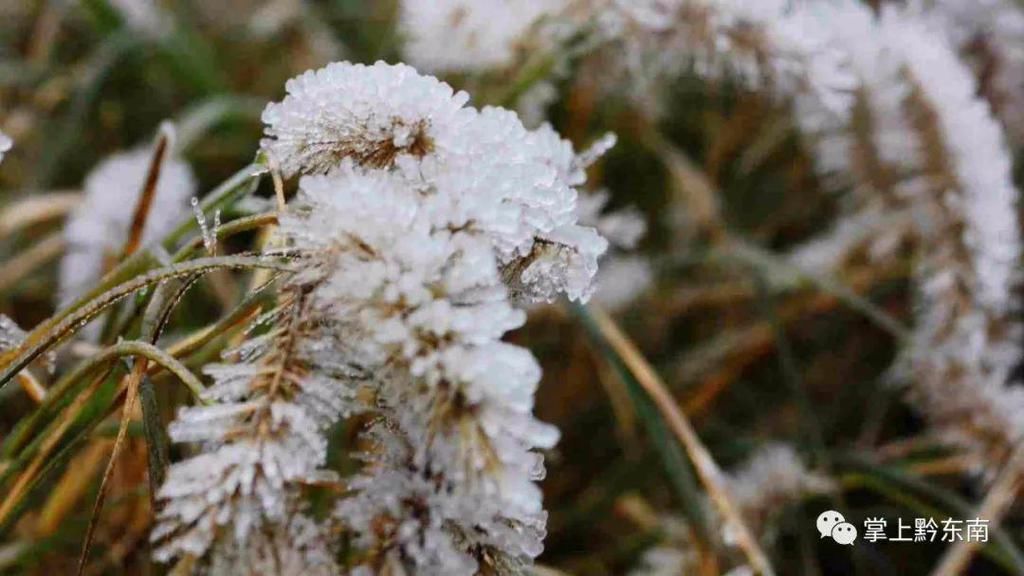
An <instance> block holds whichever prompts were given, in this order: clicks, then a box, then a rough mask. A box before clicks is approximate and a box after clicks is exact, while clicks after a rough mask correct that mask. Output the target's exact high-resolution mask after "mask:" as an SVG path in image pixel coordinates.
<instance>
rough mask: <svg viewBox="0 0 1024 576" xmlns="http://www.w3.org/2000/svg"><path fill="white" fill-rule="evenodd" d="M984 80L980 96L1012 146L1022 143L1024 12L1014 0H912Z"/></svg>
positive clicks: (914, 8)
mask: <svg viewBox="0 0 1024 576" xmlns="http://www.w3.org/2000/svg"><path fill="white" fill-rule="evenodd" d="M911 6H912V10H913V11H915V12H918V13H920V14H921V15H922V17H924V18H926V19H929V20H931V21H933V22H935V23H936V24H937V26H938V27H939V28H941V29H942V30H944V31H945V32H946V34H947V35H948V36H949V39H950V41H951V42H952V43H953V46H955V47H956V49H957V50H958V51H959V52H960V53H961V54H962V55H963V56H964V58H966V59H967V61H968V62H970V63H971V65H972V67H973V68H975V75H976V76H979V77H982V78H985V82H984V83H983V85H982V86H981V87H980V91H981V93H982V94H983V95H984V96H985V98H986V99H987V100H988V101H989V102H990V103H991V105H992V107H993V111H994V112H995V114H996V115H997V116H998V117H999V118H1001V119H1002V121H1003V124H1004V125H1005V126H1006V129H1007V131H1008V133H1009V134H1010V135H1011V136H1012V137H1013V140H1014V141H1015V142H1016V143H1020V142H1021V140H1022V138H1024V9H1022V7H1021V5H1020V4H1018V3H1017V2H1015V1H1014V0H975V1H973V2H961V1H958V0H914V1H912V2H911Z"/></svg>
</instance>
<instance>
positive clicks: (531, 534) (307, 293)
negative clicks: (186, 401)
mask: <svg viewBox="0 0 1024 576" xmlns="http://www.w3.org/2000/svg"><path fill="white" fill-rule="evenodd" d="M288 91H289V94H288V96H287V97H286V98H285V100H284V102H282V103H276V104H271V105H269V106H268V108H267V111H266V113H265V115H264V119H265V120H266V122H267V138H266V139H265V140H264V142H263V149H264V152H265V153H266V154H267V155H268V156H269V157H270V159H271V161H272V162H273V163H274V164H275V165H276V166H278V167H279V168H280V169H281V170H282V171H284V172H285V173H286V174H288V175H293V174H301V175H303V176H302V178H301V179H300V181H299V193H298V196H297V197H296V200H295V202H293V203H292V204H291V205H290V206H289V209H288V211H287V212H285V213H283V214H282V215H281V217H280V226H279V228H278V233H279V239H278V242H276V243H275V244H274V245H276V246H282V247H285V248H286V249H287V250H289V251H294V252H297V253H299V254H300V256H299V260H298V262H301V263H302V266H301V269H300V270H299V271H298V272H297V273H296V274H295V275H294V276H293V277H292V278H291V279H289V280H288V281H287V285H286V289H285V292H284V293H285V294H286V295H287V298H286V301H285V302H284V303H282V304H280V305H279V309H278V310H277V311H275V313H274V314H273V315H272V316H271V317H269V318H266V319H265V321H264V324H266V325H267V332H266V334H264V335H261V336H257V337H254V338H252V339H250V341H249V342H247V343H245V344H243V345H242V346H241V348H240V349H239V350H238V351H237V352H235V356H234V357H235V358H236V361H235V363H232V364H220V365H214V366H211V367H208V368H207V370H206V371H207V373H208V374H209V375H211V376H212V377H213V378H214V381H215V384H214V385H213V387H211V388H210V389H209V390H208V392H207V394H206V395H207V397H208V399H209V400H211V401H213V404H211V405H209V406H201V407H195V408H186V409H184V410H183V411H182V412H181V413H180V414H179V417H178V420H177V421H176V422H175V423H174V424H173V425H172V428H171V435H172V437H173V438H174V439H175V440H176V441H178V442H185V443H195V444H198V445H199V446H201V447H202V450H201V452H200V453H199V454H198V455H196V456H194V457H192V458H191V459H189V460H186V461H185V462H182V463H179V464H176V465H174V466H173V467H172V468H171V471H170V473H169V476H168V479H167V482H166V484H165V485H164V487H163V488H162V489H161V492H160V495H159V496H160V500H161V501H162V502H163V506H162V509H161V512H160V516H159V517H160V523H159V524H158V526H157V528H156V530H155V531H154V534H153V538H154V540H155V541H156V542H158V544H159V547H158V555H159V557H160V558H161V559H170V558H172V557H178V556H182V555H185V554H191V555H194V556H202V555H204V554H206V553H208V552H209V551H210V550H211V549H212V558H213V560H212V561H211V563H210V565H211V566H212V565H214V564H216V563H218V562H220V563H221V564H223V563H224V560H223V558H225V554H227V555H228V556H231V555H232V554H235V553H233V552H231V551H232V550H241V549H244V548H250V549H252V548H253V547H255V549H258V550H273V549H274V546H276V545H278V542H279V541H278V540H276V539H275V538H276V537H277V536H276V535H277V534H279V533H283V532H281V530H283V529H284V528H281V527H282V526H286V525H287V522H288V521H289V519H290V518H295V517H296V516H295V515H296V509H297V508H298V509H300V510H301V506H300V505H299V502H301V500H299V497H300V496H301V488H302V486H303V485H305V484H310V483H315V482H323V481H329V480H330V478H329V476H328V475H326V474H325V472H324V471H323V468H322V466H323V463H324V458H325V450H326V439H325V438H324V434H323V432H324V429H325V428H326V427H327V426H328V425H330V424H331V423H332V422H334V421H336V420H337V419H339V418H341V417H344V416H345V415H347V414H349V413H354V412H355V413H363V414H365V415H366V417H367V418H368V419H369V425H368V429H367V430H366V432H365V444H366V445H367V446H366V452H365V453H363V454H361V455H360V458H361V459H362V460H363V461H364V462H365V466H364V468H363V470H362V471H361V472H360V473H359V474H357V475H356V476H355V477H354V478H351V479H349V480H348V481H347V487H348V489H349V491H348V494H347V495H346V496H345V497H344V498H343V499H342V500H341V502H340V503H339V504H338V506H337V510H336V513H335V514H334V516H333V517H332V519H331V520H330V521H329V522H328V524H329V525H330V526H337V528H338V529H340V530H343V531H346V532H348V533H350V534H351V535H352V540H353V542H354V544H355V545H356V546H357V547H358V548H359V550H360V552H359V554H358V556H357V558H358V559H359V560H358V564H359V567H358V570H357V573H360V574H371V573H380V572H395V573H401V572H407V573H415V574H445V575H459V574H466V575H471V574H476V573H478V572H479V571H485V572H486V571H494V572H497V573H502V574H506V573H513V572H515V571H516V570H518V568H519V567H521V566H525V565H528V564H529V563H530V562H531V561H532V559H533V558H534V557H536V556H537V555H538V554H540V552H541V550H542V548H543V545H542V541H543V538H544V534H545V532H544V530H545V529H544V526H545V522H546V513H545V511H544V509H543V506H542V502H541V492H540V490H539V488H538V487H537V486H536V484H535V482H536V481H537V480H539V479H541V478H542V477H543V474H544V466H543V457H542V456H541V455H540V454H539V453H538V450H544V449H549V448H551V447H552V446H554V444H555V442H556V441H557V439H558V431H557V430H556V429H554V428H553V427H551V426H549V425H546V424H543V423H541V422H539V421H537V420H536V419H535V418H534V417H533V415H532V412H533V397H534V392H535V390H536V388H537V385H538V383H539V381H540V367H539V366H538V364H537V362H536V360H534V358H533V356H532V355H531V354H530V353H529V352H528V351H527V350H525V349H523V348H519V347H517V346H513V345H511V344H507V343H505V342H503V341H502V338H503V336H504V335H505V334H506V333H507V332H508V331H510V330H513V329H515V328H517V327H519V326H521V325H522V323H523V322H524V321H525V313H524V312H523V311H522V310H520V309H518V308H516V307H515V304H516V303H517V302H519V301H520V300H525V301H533V300H543V299H549V298H552V297H554V296H556V295H558V294H566V295H568V296H569V297H572V298H577V299H585V298H587V297H588V296H589V295H590V293H591V292H592V291H593V288H592V284H593V277H594V274H595V273H596V270H597V258H598V257H599V256H600V255H601V254H602V253H603V252H604V250H605V248H606V245H607V243H606V241H605V240H604V239H603V238H602V237H601V236H600V235H599V234H598V232H597V231H596V230H594V229H593V228H588V227H584V226H580V225H579V224H577V205H576V198H577V191H576V187H577V186H579V185H581V184H583V183H584V180H585V176H584V174H583V169H584V168H585V166H586V164H587V163H588V162H589V161H591V158H590V157H589V156H588V155H586V154H584V155H577V154H576V153H575V152H574V151H573V149H572V146H571V145H570V144H569V143H568V142H565V141H564V140H562V139H561V138H560V137H559V136H558V135H557V134H556V133H555V132H554V130H552V129H551V128H550V127H548V126H544V127H542V128H541V129H539V130H536V131H529V130H527V129H525V128H524V127H523V126H522V124H521V123H520V122H519V120H518V118H517V117H516V116H515V114H513V113H511V112H509V111H506V110H502V109H498V108H485V109H483V110H479V111H478V110H475V109H473V108H468V107H465V106H464V104H465V102H466V100H467V99H468V97H467V96H466V95H465V94H463V93H458V94H456V93H454V92H453V91H452V90H451V88H449V87H448V86H447V85H444V84H441V83H439V82H437V81H436V80H434V79H433V78H429V77H424V76H420V75H419V74H417V73H416V72H415V71H414V70H413V69H412V68H409V67H408V66H404V65H394V66H391V65H387V64H384V63H377V64H374V65H373V66H363V65H353V64H348V63H337V64H331V65H330V66H328V67H327V68H324V69H322V70H319V71H316V72H308V73H306V74H304V75H303V76H300V77H299V78H298V79H295V80H293V81H292V82H290V83H289V84H288ZM299 514H300V515H299V516H298V518H299V519H300V520H301V521H302V523H303V525H305V526H308V527H309V528H308V530H306V532H307V533H308V534H310V536H309V537H308V542H316V541H317V538H318V536H317V535H318V534H321V533H322V532H321V530H323V529H324V528H323V527H321V526H320V525H318V524H316V523H315V522H313V521H312V520H311V519H309V518H305V517H304V516H302V515H301V512H299ZM314 528H315V529H314ZM268 531H270V532H268ZM268 534H272V535H274V536H273V537H270V536H268ZM268 538H269V539H268ZM330 545H331V543H325V544H324V546H327V547H328V548H329V547H330ZM324 546H320V547H319V548H318V550H320V551H323V548H324ZM313 548H316V547H315V546H311V547H310V549H309V550H307V551H305V552H303V553H302V554H299V553H298V552H296V553H294V554H292V555H290V556H288V558H290V559H292V560H293V561H294V562H296V563H299V562H302V561H304V559H307V558H311V557H313V556H315V555H316V554H313ZM316 553H317V554H319V553H320V552H316ZM224 565H226V564H224ZM296 565H299V564H296ZM246 570H247V569H246ZM243 573H251V571H250V572H245V570H243ZM258 573H263V574H271V573H276V574H284V573H296V572H294V571H292V572H289V571H287V570H286V571H284V572H282V571H280V570H277V571H275V570H269V569H266V568H264V569H262V570H261V571H259V572H258Z"/></svg>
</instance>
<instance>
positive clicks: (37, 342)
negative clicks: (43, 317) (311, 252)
mask: <svg viewBox="0 0 1024 576" xmlns="http://www.w3.org/2000/svg"><path fill="white" fill-rule="evenodd" d="M243 268H269V269H274V270H281V271H288V270H290V269H291V268H290V267H289V266H288V264H287V263H285V262H283V261H282V259H280V258H272V257H265V256H221V257H213V258H199V259H196V260H193V261H191V262H188V263H187V264H172V265H170V266H166V267H164V268H160V269H157V270H152V271H150V272H147V273H146V274H143V275H142V276H139V277H137V278H135V279H133V280H130V281H128V282H125V283H123V284H119V285H117V286H114V287H112V288H110V289H108V290H107V291H105V292H103V293H102V294H100V295H99V296H97V297H94V298H92V299H90V300H89V301H87V302H84V303H82V304H81V305H79V306H77V307H75V308H73V311H72V312H71V313H70V314H65V315H64V316H63V317H61V316H57V317H55V318H54V319H51V320H49V321H47V322H44V323H43V324H41V325H40V326H39V327H37V328H36V329H35V330H33V331H32V332H31V333H30V334H29V335H28V337H27V338H26V339H25V342H24V343H22V345H21V346H19V347H18V348H15V349H13V350H11V351H9V352H7V353H5V354H3V355H2V356H0V368H2V370H3V371H2V372H0V387H3V386H4V385H6V383H7V382H9V381H10V380H11V378H13V377H14V375H15V374H17V373H18V372H20V371H21V370H22V369H24V368H25V367H26V366H28V364H29V363H31V362H32V361H33V360H34V359H35V358H37V357H38V356H39V355H40V354H42V353H43V352H45V351H46V350H48V349H49V348H50V347H52V346H54V345H56V344H57V343H59V342H60V341H61V340H63V339H64V338H66V337H67V336H68V335H70V334H72V333H74V332H76V331H77V330H79V329H80V328H82V327H83V326H85V325H86V324H87V323H88V322H89V321H90V320H92V319H93V318H95V317H96V316H97V315H99V314H100V313H101V312H103V311H104V310H106V309H107V308H108V307H109V306H111V305H112V304H114V303H116V302H118V301H119V300H121V299H122V298H125V297H126V296H129V295H131V294H133V293H135V292H138V291H139V290H142V289H143V288H147V287H149V286H152V285H155V284H159V283H160V282H165V281H167V280H173V279H175V278H184V277H188V276H191V275H193V274H204V273H206V272H209V271H211V270H220V269H243Z"/></svg>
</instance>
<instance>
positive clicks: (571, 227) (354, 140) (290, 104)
mask: <svg viewBox="0 0 1024 576" xmlns="http://www.w3.org/2000/svg"><path fill="white" fill-rule="evenodd" d="M288 90H289V96H288V97H286V98H285V100H284V101H283V102H281V103H279V104H271V105H270V106H268V108H267V111H266V112H265V113H264V120H265V121H266V122H267V124H268V126H267V138H266V139H264V141H263V147H264V149H265V150H266V151H267V152H268V154H270V155H271V156H272V157H274V158H275V159H276V161H277V163H278V165H279V166H280V167H281V169H282V170H283V171H284V172H285V173H286V174H295V173H307V174H309V173H312V174H321V173H325V172H327V171H329V170H330V169H332V168H334V167H337V166H338V165H339V164H341V163H342V160H349V161H350V162H352V163H353V164H356V165H359V166H362V167H364V168H377V169H388V170H390V171H394V172H397V173H400V174H401V175H402V176H403V178H404V179H405V180H406V182H407V185H410V186H413V187H415V188H418V189H421V190H425V191H426V190H431V189H441V190H444V192H443V193H441V194H431V195H429V196H428V199H429V202H430V203H431V205H432V210H434V211H436V212H438V213H442V212H449V213H450V214H448V215H446V216H445V217H447V218H450V219H451V221H452V226H453V227H454V228H459V227H463V226H470V227H472V228H474V229H480V230H483V231H485V232H486V233H487V234H488V236H489V237H490V239H491V242H492V244H493V246H494V248H495V250H496V253H497V258H498V261H499V264H500V265H501V267H502V268H503V270H504V272H505V274H506V276H507V280H508V282H509V284H510V285H512V286H514V288H515V292H516V295H517V296H521V297H522V298H524V299H528V300H546V299H551V298H553V297H555V296H556V295H557V294H560V293H565V294H567V295H568V296H569V297H570V298H573V299H586V298H587V297H589V295H590V293H591V292H592V286H591V285H592V279H593V275H594V273H595V272H596V269H597V257H598V256H599V255H600V254H601V253H603V252H604V250H605V248H606V243H605V241H604V240H603V239H602V238H601V237H600V236H599V235H598V234H597V233H596V232H594V231H593V230H592V229H589V228H585V227H581V226H579V225H578V224H577V223H576V219H577V216H576V197H577V190H576V187H577V186H579V185H581V184H582V183H583V182H584V181H585V179H586V176H585V174H584V172H583V168H585V164H584V162H585V161H588V159H583V160H582V161H581V159H580V158H579V157H577V155H576V154H575V153H574V151H573V148H572V145H571V144H570V143H569V142H567V141H565V140H563V139H561V138H560V137H559V136H558V134H557V133H555V131H554V130H553V129H551V127H550V126H542V127H541V128H539V129H538V130H534V131H529V130H527V129H526V128H525V127H524V126H523V124H522V122H520V121H519V119H518V118H517V117H516V115H515V113H513V112H510V111H508V110H503V109H500V108H493V107H487V108H484V109H482V110H479V111H477V110H475V109H473V108H469V107H465V106H464V104H465V103H466V101H467V99H468V96H467V95H465V94H464V93H458V94H455V93H454V92H453V90H452V89H451V88H450V87H449V86H448V85H446V84H442V83H440V82H438V81H437V80H436V79H434V78H431V77H427V76H420V75H419V74H417V73H416V71H415V70H413V69H412V68H410V67H408V66H404V65H388V64H384V63H382V62H378V63H376V64H374V65H372V66H363V65H353V64H348V63H336V64H331V65H329V66H327V67H326V68H323V69H321V70H318V71H316V72H307V73H306V74H303V75H302V76H300V77H298V78H297V79H293V80H291V81H290V82H289V87H288Z"/></svg>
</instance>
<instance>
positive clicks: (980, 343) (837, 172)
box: [612, 0, 1024, 467]
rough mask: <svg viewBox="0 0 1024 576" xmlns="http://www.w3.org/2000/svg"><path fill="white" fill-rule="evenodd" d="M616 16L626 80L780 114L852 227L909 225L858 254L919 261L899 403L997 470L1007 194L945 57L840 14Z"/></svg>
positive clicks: (927, 45) (659, 9)
mask: <svg viewBox="0 0 1024 576" xmlns="http://www.w3.org/2000/svg"><path fill="white" fill-rule="evenodd" d="M615 6H616V9H615V10H613V11H612V14H615V15H617V16H618V17H617V19H614V18H613V19H612V23H613V24H614V26H613V27H612V30H613V32H614V33H613V34H612V37H613V38H617V39H618V40H616V42H617V43H618V44H617V45H618V46H621V47H622V48H623V49H622V53H623V54H624V55H625V57H626V58H627V62H629V63H630V66H629V68H630V69H635V70H637V71H639V72H638V73H640V74H641V75H642V74H647V75H648V76H649V77H651V78H654V79H655V80H657V79H660V78H663V77H664V76H665V75H666V74H669V75H671V74H677V73H678V69H674V68H672V67H671V65H672V64H673V63H675V62H680V61H686V62H689V63H692V64H693V65H694V66H695V69H696V71H697V72H698V73H702V74H706V75H707V76H709V77H711V78H715V79H717V78H719V77H720V75H721V73H722V71H726V72H730V73H732V74H734V75H737V76H738V77H739V78H740V79H741V80H743V81H744V83H745V85H746V86H748V87H750V88H752V89H759V88H765V89H767V90H768V91H769V93H770V94H771V95H772V96H773V97H780V96H781V97H785V98H787V99H789V100H790V101H791V102H792V103H793V111H794V114H795V118H796V120H797V122H798V123H799V125H800V127H801V129H802V130H803V132H804V133H805V135H806V136H807V137H808V140H809V141H810V142H811V143H812V144H813V145H814V146H815V147H816V149H817V150H816V152H817V154H816V161H817V163H818V167H819V170H820V171H821V173H822V175H824V176H827V177H830V178H833V179H834V181H836V182H838V183H842V184H845V185H848V186H849V187H851V188H852V189H853V191H854V194H853V195H852V199H853V202H849V203H848V204H849V205H851V206H854V207H855V209H856V211H859V212H860V215H858V218H862V217H863V218H866V219H868V220H878V219H881V216H882V215H883V214H886V213H891V212H892V211H893V210H899V211H903V210H907V211H908V212H909V214H910V215H911V216H912V218H910V222H911V225H910V226H908V228H909V230H906V229H904V228H903V227H902V226H901V227H894V228H892V229H890V230H886V231H884V233H883V234H881V235H877V236H872V237H869V238H866V239H865V242H867V243H869V244H871V246H869V248H868V249H869V250H870V251H871V252H873V253H876V254H885V253H886V252H888V251H889V249H890V248H891V247H892V246H894V245H896V244H897V243H898V242H899V241H900V240H902V239H903V238H905V237H907V236H909V237H910V239H911V240H912V241H913V242H914V244H915V245H916V246H917V247H918V251H917V255H918V261H917V272H916V276H917V285H918V287H919V294H920V297H919V305H918V310H919V313H918V318H917V321H916V324H915V329H914V333H913V337H912V341H911V343H910V346H909V348H908V350H907V353H906V354H905V358H906V362H905V363H904V364H903V365H904V366H905V367H906V370H907V372H906V373H907V374H908V375H910V376H911V381H912V383H913V385H912V386H911V388H910V399H911V401H912V402H913V403H914V404H915V405H916V406H918V407H919V408H920V409H921V410H922V411H923V412H924V413H925V414H926V415H928V416H929V419H930V420H931V422H932V423H933V424H934V425H935V426H936V427H937V429H938V431H939V433H940V435H941V436H942V437H944V438H945V439H946V440H948V441H950V442H952V443H953V444H955V445H958V446H961V447H963V448H966V449H968V452H969V453H970V454H971V455H973V456H974V457H975V459H976V461H977V462H978V464H979V465H980V464H983V463H986V464H987V466H989V467H998V466H999V464H1000V463H1001V461H1002V459H1003V457H1004V456H1005V455H1006V453H1007V451H1008V450H1009V448H1010V447H1011V446H1013V445H1014V444H1016V442H1018V441H1019V439H1020V437H1021V434H1022V433H1024V418H1022V415H1024V400H1022V395H1021V394H1020V393H1019V391H1018V390H1017V389H1016V388H1015V387H1012V386H1009V378H1010V371H1011V369H1012V366H1013V365H1014V363H1015V362H1016V358H1017V357H1018V355H1019V346H1018V344H1017V342H1016V340H1017V338H1018V335H1019V328H1018V326H1017V325H1016V322H1015V321H1014V320H1013V318H1012V316H1013V310H1012V309H1011V295H1012V294H1013V290H1014V286H1015V283H1016V280H1017V279H1016V275H1015V273H1014V269H1015V267H1016V265H1017V263H1018V259H1019V250H1020V240H1019V235H1018V222H1017V218H1016V216H1015V214H1016V212H1015V205H1016V201H1017V190H1016V188H1015V187H1014V185H1013V183H1012V181H1011V170H1010V168H1011V159H1010V155H1009V152H1008V150H1007V147H1006V143H1005V141H1004V137H1003V135H1002V132H1001V129H1000V125H999V124H998V123H997V122H996V120H995V118H994V117H993V115H992V112H991V110H990V108H989V106H988V104H987V103H986V102H985V101H984V100H982V99H980V98H979V97H978V95H977V93H978V90H977V82H976V80H975V78H974V76H973V74H972V72H971V70H970V69H969V68H967V67H966V66H965V65H964V64H963V63H962V62H961V61H960V59H959V57H958V55H957V52H956V47H955V44H954V42H950V41H947V39H946V36H945V34H944V31H943V30H942V29H941V28H938V27H936V26H935V25H934V23H933V20H934V18H930V17H926V16H925V15H922V13H921V11H920V9H915V8H910V9H898V8H894V7H884V8H883V9H882V10H881V11H880V13H879V14H876V13H874V12H873V11H872V10H871V9H870V8H869V7H867V6H865V5H863V4H862V3H860V2H856V1H852V0H850V1H839V2H829V3H804V2H785V1H782V0H779V1H771V2H756V3H753V2H732V1H718V2H712V1H700V0H650V1H648V2H642V3H616V4H615ZM850 230H851V227H850V226H846V227H841V229H840V230H839V232H838V233H839V235H840V236H839V237H838V240H841V241H843V242H844V243H846V244H847V246H845V247H843V248H842V249H843V250H848V249H853V248H855V247H856V246H858V245H859V243H858V242H846V241H847V240H849V235H846V236H845V237H843V232H849V231H850ZM829 249H830V250H834V249H835V245H833V246H832V247H830V248H829ZM819 256H820V253H819ZM816 257H818V256H816ZM829 257H830V258H832V259H835V258H841V257H842V255H841V254H840V255H836V254H832V255H829Z"/></svg>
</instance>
